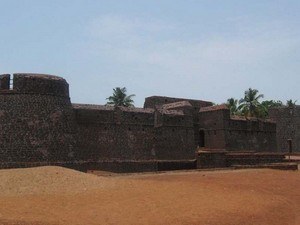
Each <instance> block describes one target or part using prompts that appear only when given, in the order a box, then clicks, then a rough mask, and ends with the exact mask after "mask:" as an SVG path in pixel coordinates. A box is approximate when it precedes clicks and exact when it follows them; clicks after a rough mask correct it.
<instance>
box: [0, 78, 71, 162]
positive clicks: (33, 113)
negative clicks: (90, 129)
mask: <svg viewBox="0 0 300 225" xmlns="http://www.w3.org/2000/svg"><path fill="white" fill-rule="evenodd" d="M12 77H13V78H12ZM75 133H76V123H75V119H74V112H73V109H72V105H71V102H70V98H69V85H68V83H67V82H66V80H65V79H63V78H62V77H58V76H52V75H47V74H32V73H17V74H13V76H11V75H9V74H3V75H0V163H1V164H2V165H3V164H7V167H19V166H21V165H18V164H22V165H23V164H26V166H28V165H27V164H30V163H32V164H34V163H39V162H43V163H45V162H49V163H50V162H51V163H52V162H65V161H70V160H72V159H73V158H74V151H75V149H74V148H75V146H76V137H75V136H74V135H75Z"/></svg>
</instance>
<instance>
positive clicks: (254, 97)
mask: <svg viewBox="0 0 300 225" xmlns="http://www.w3.org/2000/svg"><path fill="white" fill-rule="evenodd" d="M263 97H264V95H263V94H258V90H256V89H252V88H249V89H248V90H246V91H245V96H244V98H242V99H240V101H239V104H240V105H239V107H238V109H239V110H241V112H242V114H243V115H245V116H250V117H253V116H255V117H258V116H259V110H258V109H259V107H263V106H261V104H260V102H259V99H260V98H263Z"/></svg>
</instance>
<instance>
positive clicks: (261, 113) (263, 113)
mask: <svg viewBox="0 0 300 225" xmlns="http://www.w3.org/2000/svg"><path fill="white" fill-rule="evenodd" d="M282 105H283V104H282V102H281V101H274V100H266V101H262V102H261V104H260V106H259V107H258V109H257V110H258V117H261V118H265V117H267V116H268V115H269V109H270V108H271V107H279V106H282Z"/></svg>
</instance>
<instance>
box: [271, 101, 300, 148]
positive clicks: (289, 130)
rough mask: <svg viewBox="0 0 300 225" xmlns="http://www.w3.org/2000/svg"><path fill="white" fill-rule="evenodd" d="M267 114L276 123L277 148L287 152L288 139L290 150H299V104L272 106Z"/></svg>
mask: <svg viewBox="0 0 300 225" xmlns="http://www.w3.org/2000/svg"><path fill="white" fill-rule="evenodd" d="M269 115H270V118H271V119H272V120H274V122H276V123H277V144H278V149H279V150H280V151H283V152H288V151H289V145H288V140H289V139H290V140H291V141H292V151H293V152H300V106H295V107H278V108H272V109H270V112H269Z"/></svg>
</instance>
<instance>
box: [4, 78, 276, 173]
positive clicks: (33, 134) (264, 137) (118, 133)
mask: <svg viewBox="0 0 300 225" xmlns="http://www.w3.org/2000/svg"><path fill="white" fill-rule="evenodd" d="M198 148H205V149H212V150H213V149H222V150H226V151H258V152H266V151H272V152H274V151H276V123H274V122H270V121H261V120H257V119H253V118H252V119H250V118H249V119H247V118H246V119H245V118H237V117H231V116H230V113H229V110H228V109H227V107H225V106H212V103H211V102H208V101H200V100H191V99H181V98H170V97H163V96H152V97H148V98H146V100H145V105H144V108H126V107H110V106H104V105H90V104H72V103H71V101H70V98H69V85H68V83H67V82H66V80H65V79H63V78H61V77H57V76H51V75H44V74H14V75H13V78H12V76H10V75H7V74H4V75H0V167H2V168H5V167H20V166H30V165H47V164H55V165H65V166H68V167H72V168H76V169H81V170H88V169H106V170H112V171H118V172H126V171H153V170H161V169H168V168H171V167H172V168H190V167H194V166H195V165H196V157H197V156H196V151H197V149H198Z"/></svg>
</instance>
